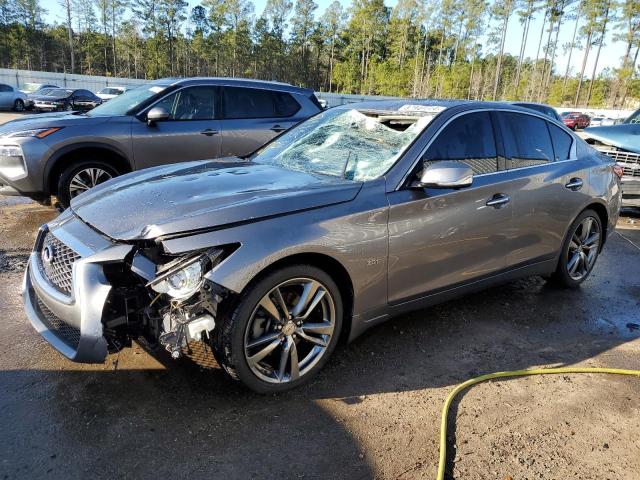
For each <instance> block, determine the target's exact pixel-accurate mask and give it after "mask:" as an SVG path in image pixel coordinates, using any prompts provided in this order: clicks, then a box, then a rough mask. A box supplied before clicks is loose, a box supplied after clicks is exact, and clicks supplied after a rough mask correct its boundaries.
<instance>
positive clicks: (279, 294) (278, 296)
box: [273, 287, 290, 318]
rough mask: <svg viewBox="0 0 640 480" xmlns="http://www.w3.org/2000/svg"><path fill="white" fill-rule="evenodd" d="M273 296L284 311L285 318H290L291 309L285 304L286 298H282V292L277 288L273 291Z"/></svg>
mask: <svg viewBox="0 0 640 480" xmlns="http://www.w3.org/2000/svg"><path fill="white" fill-rule="evenodd" d="M273 296H274V297H276V302H278V305H279V306H280V309H281V310H282V311H283V313H284V316H285V318H289V317H290V314H289V307H287V304H286V303H285V301H284V298H282V292H281V291H280V289H279V288H278V287H276V289H275V290H274V291H273Z"/></svg>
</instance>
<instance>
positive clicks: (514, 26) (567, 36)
mask: <svg viewBox="0 0 640 480" xmlns="http://www.w3.org/2000/svg"><path fill="white" fill-rule="evenodd" d="M332 1H333V0H316V3H317V4H318V10H317V13H316V17H319V16H320V15H322V13H323V12H324V11H325V9H326V8H327V6H328V5H329V4H331V3H332ZM188 2H189V5H190V7H193V6H195V5H198V4H200V3H201V1H200V0H188ZM340 2H341V3H342V4H343V6H345V7H348V6H349V5H350V1H349V0H340ZM253 3H254V5H255V14H256V16H259V15H260V14H262V11H263V10H264V6H265V4H266V0H253ZM41 4H42V6H43V7H44V8H45V9H46V10H47V15H46V17H45V19H46V20H47V22H49V23H53V22H57V23H63V22H64V21H65V18H64V12H63V9H62V8H61V7H60V3H59V0H41ZM385 4H386V5H387V6H389V7H393V6H394V5H395V4H396V0H385ZM573 26H574V23H573V22H572V21H569V22H567V23H563V26H562V29H561V30H560V37H559V41H558V48H557V50H556V64H555V65H556V73H559V74H561V75H564V69H565V67H566V62H567V55H566V54H565V53H564V52H563V49H562V48H561V46H562V45H564V44H568V43H570V42H571V36H572V35H573ZM522 28H523V26H522V25H520V22H519V20H518V17H517V15H512V18H511V20H510V22H509V25H508V27H507V38H506V42H505V51H506V52H507V53H510V54H512V55H515V56H518V55H519V54H520V42H521V39H522ZM541 28H542V14H539V15H538V17H537V18H536V19H535V21H533V22H532V23H531V26H530V28H529V37H528V41H527V48H526V51H525V56H526V57H530V58H534V57H535V56H536V50H537V49H538V39H539V35H540V29H541ZM613 33H614V32H613V31H612V29H611V28H610V29H609V33H608V34H607V37H606V41H605V45H604V46H603V47H602V52H601V53H600V58H599V61H598V69H597V72H598V73H600V72H601V71H602V70H604V69H605V68H607V67H609V68H616V67H619V66H620V63H621V58H622V56H623V55H624V44H623V43H621V42H615V43H614V42H613V40H612V35H613ZM485 40H486V39H485ZM545 41H546V36H545ZM486 50H487V48H485V52H486ZM541 55H542V53H541ZM595 56H596V52H595V50H592V52H591V53H590V54H589V57H590V58H589V60H588V62H587V67H586V69H585V76H589V77H590V76H591V71H592V69H593V64H594V62H595ZM581 63H582V52H580V51H578V50H576V49H574V52H573V55H572V58H571V64H572V67H571V71H572V72H573V73H576V72H577V71H579V69H580V66H581Z"/></svg>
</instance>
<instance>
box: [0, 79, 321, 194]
mask: <svg viewBox="0 0 640 480" xmlns="http://www.w3.org/2000/svg"><path fill="white" fill-rule="evenodd" d="M79 92H86V90H84V91H79V90H63V91H62V92H61V93H60V94H58V93H57V92H51V93H50V94H49V96H51V97H54V98H52V99H51V100H39V101H38V102H37V103H36V106H37V107H40V106H44V107H46V108H49V109H52V110H53V109H59V108H62V109H67V108H69V106H71V108H77V101H74V103H68V102H70V101H71V100H72V99H73V98H74V96H75V95H79ZM57 95H58V96H59V97H60V98H57V97H56V96H57ZM99 100H100V99H98V101H99ZM45 101H46V102H48V103H46V104H45V103H44V102H45ZM320 111H321V107H320V105H319V103H318V100H317V99H316V97H315V95H314V93H313V91H312V90H308V89H305V88H299V87H293V86H291V85H286V84H281V83H272V82H262V81H254V80H238V79H224V78H218V79H215V78H214V79H212V78H191V79H185V80H175V79H170V80H158V81H156V82H152V83H149V84H147V85H144V86H141V87H139V88H135V89H132V90H129V91H127V92H125V93H123V94H122V95H119V96H118V97H116V98H114V99H112V100H109V101H108V102H106V103H105V104H104V105H101V106H99V107H97V108H95V109H93V110H91V111H89V112H87V113H86V114H85V115H71V114H61V115H54V116H46V117H38V116H31V117H29V118H22V119H19V120H14V121H11V122H8V123H5V124H4V125H2V126H0V148H5V147H6V148H9V149H10V150H8V152H10V155H9V156H8V157H7V158H4V157H0V185H2V186H0V194H5V195H26V196H29V197H32V198H35V199H38V200H41V201H47V200H48V199H49V198H50V196H51V195H56V196H57V198H58V200H59V202H60V203H61V205H63V206H68V205H69V202H70V201H71V199H72V198H73V197H75V196H76V195H78V194H80V193H81V192H83V191H85V190H87V189H89V188H91V187H93V186H95V185H97V184H99V183H101V182H103V181H105V180H108V179H110V178H112V177H115V176H117V175H121V174H123V173H127V172H130V171H132V170H138V169H142V168H147V167H151V166H155V165H162V164H167V163H173V162H181V161H191V160H203V159H210V158H218V157H225V156H229V155H236V156H244V155H248V154H250V153H251V152H253V151H254V150H256V149H258V148H259V147H261V146H262V145H264V144H265V143H267V142H268V141H269V140H271V139H272V138H273V137H275V136H276V135H278V134H280V133H281V132H283V131H285V130H287V129H288V128H290V127H292V126H293V125H295V124H297V123H299V122H301V121H302V120H305V119H306V118H309V117H310V116H312V115H315V114H316V113H318V112H320ZM3 161H4V162H5V165H11V168H9V169H6V170H5V169H3V168H2V162H3Z"/></svg>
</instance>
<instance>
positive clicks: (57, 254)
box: [40, 232, 80, 295]
mask: <svg viewBox="0 0 640 480" xmlns="http://www.w3.org/2000/svg"><path fill="white" fill-rule="evenodd" d="M79 258H80V255H78V254H77V253H76V252H75V251H73V250H72V249H71V248H69V247H67V246H66V245H65V244H64V243H62V242H61V241H60V240H58V239H57V238H56V237H55V236H54V235H53V234H52V233H50V232H49V233H47V234H46V235H45V237H44V241H43V242H42V249H41V250H40V266H41V267H42V272H43V273H44V275H45V276H46V277H47V279H48V280H49V282H50V283H51V284H52V285H53V286H54V287H56V288H57V289H58V290H59V291H60V292H62V293H66V294H68V295H70V294H71V291H72V284H73V282H72V271H73V262H75V261H76V260H78V259H79Z"/></svg>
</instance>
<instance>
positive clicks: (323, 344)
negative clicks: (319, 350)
mask: <svg viewBox="0 0 640 480" xmlns="http://www.w3.org/2000/svg"><path fill="white" fill-rule="evenodd" d="M296 334H297V335H298V336H299V337H300V338H302V339H303V340H306V341H307V342H310V343H313V344H315V345H320V346H321V347H326V346H327V342H325V341H324V340H322V339H321V338H317V337H312V336H311V335H307V334H306V333H305V331H304V330H303V329H302V328H298V329H297V330H296Z"/></svg>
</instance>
